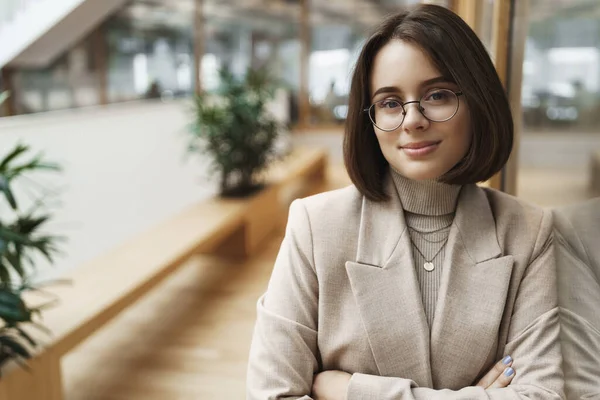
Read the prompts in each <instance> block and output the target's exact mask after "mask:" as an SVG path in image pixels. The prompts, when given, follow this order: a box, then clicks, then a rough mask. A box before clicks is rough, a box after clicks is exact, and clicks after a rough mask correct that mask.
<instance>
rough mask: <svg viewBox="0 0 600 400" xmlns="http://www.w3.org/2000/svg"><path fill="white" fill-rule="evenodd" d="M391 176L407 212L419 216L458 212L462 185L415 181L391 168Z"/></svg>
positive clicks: (434, 181) (435, 181)
mask: <svg viewBox="0 0 600 400" xmlns="http://www.w3.org/2000/svg"><path fill="white" fill-rule="evenodd" d="M391 175H392V179H393V181H394V185H395V186H396V190H397V191H398V195H399V196H400V200H401V202H402V207H403V208H404V210H405V211H408V212H410V213H413V214H419V215H432V216H436V215H447V214H452V213H454V211H455V210H456V203H457V200H458V195H459V193H460V189H461V188H462V186H461V185H450V184H447V183H442V182H439V181H437V180H434V179H432V180H420V181H418V180H413V179H408V178H406V177H405V176H403V175H401V174H400V173H399V172H397V171H396V170H394V169H393V168H391Z"/></svg>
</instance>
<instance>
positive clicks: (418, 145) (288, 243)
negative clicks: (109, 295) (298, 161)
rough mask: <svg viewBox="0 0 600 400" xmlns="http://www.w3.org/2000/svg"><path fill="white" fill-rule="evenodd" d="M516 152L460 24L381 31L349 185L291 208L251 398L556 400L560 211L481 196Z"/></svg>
mask: <svg viewBox="0 0 600 400" xmlns="http://www.w3.org/2000/svg"><path fill="white" fill-rule="evenodd" d="M512 141H513V126H512V118H511V114H510V108H509V104H508V101H507V98H506V96H505V93H504V90H503V87H502V84H501V82H500V80H499V79H498V76H497V74H496V72H495V69H494V66H493V64H492V62H491V61H490V58H489V56H488V54H487V53H486V50H485V48H484V46H483V45H482V44H481V42H480V41H479V39H478V38H477V36H476V35H475V33H474V32H473V31H472V30H471V29H470V28H469V27H468V26H467V25H466V24H465V23H464V22H463V21H462V20H461V19H460V18H459V17H458V16H456V15H455V14H453V13H452V12H451V11H448V10H447V9H445V8H443V7H438V6H433V5H420V6H417V7H416V8H414V9H412V10H411V11H408V12H402V13H400V14H397V15H394V16H391V17H390V18H388V19H386V20H385V21H384V22H383V23H382V24H381V26H379V28H378V29H377V30H376V31H375V33H374V34H373V35H372V36H371V37H370V39H369V40H368V41H367V43H366V44H365V46H364V48H363V50H362V52H361V54H360V56H359V59H358V62H357V65H356V68H355V71H354V75H353V78H352V87H351V92H350V104H349V114H348V119H347V124H346V136H345V143H344V153H345V154H344V155H345V164H346V168H347V171H348V173H349V175H350V177H351V179H352V182H353V183H354V185H352V186H350V187H347V188H345V189H341V190H338V191H333V192H328V193H323V194H319V195H317V196H313V197H310V198H306V199H303V200H297V201H295V202H294V203H293V204H292V206H291V207H290V214H289V220H288V225H287V230H286V235H285V239H284V240H283V243H282V246H281V249H280V253H279V255H278V257H277V261H276V263H275V267H274V270H273V274H272V277H271V281H270V283H269V286H268V289H267V292H266V293H265V295H264V296H263V297H261V299H260V300H259V302H258V319H257V322H256V329H255V333H254V338H253V342H252V347H251V351H250V361H249V366H248V378H247V379H248V382H247V384H248V389H247V393H248V399H261V400H264V399H351V400H354V399H375V400H392V399H402V400H405V399H406V400H412V399H503V400H504V399H560V398H561V397H562V393H563V380H562V373H561V370H560V365H561V356H560V348H559V342H558V335H559V325H558V311H557V295H556V273H555V266H554V258H553V248H552V247H553V246H552V235H551V232H552V222H551V214H550V213H548V212H546V211H543V210H541V209H539V208H536V207H534V206H531V205H528V204H524V203H522V202H521V201H519V200H518V199H515V198H513V197H511V196H508V195H506V194H503V193H501V192H497V191H494V190H489V189H482V188H480V187H478V186H477V185H475V183H477V182H481V181H485V180H487V179H489V178H490V177H491V176H492V175H494V174H495V173H496V172H498V171H499V170H500V169H501V168H502V166H503V165H504V164H505V163H506V161H507V159H508V157H509V155H510V152H511V148H512Z"/></svg>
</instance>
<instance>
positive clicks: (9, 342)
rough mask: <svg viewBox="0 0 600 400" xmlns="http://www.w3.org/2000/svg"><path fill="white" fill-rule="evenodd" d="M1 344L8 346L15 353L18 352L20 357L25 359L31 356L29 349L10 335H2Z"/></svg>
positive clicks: (0, 337)
mask: <svg viewBox="0 0 600 400" xmlns="http://www.w3.org/2000/svg"><path fill="white" fill-rule="evenodd" d="M0 345H2V346H6V347H8V348H9V349H10V350H11V351H12V352H13V353H14V354H17V355H18V356H20V357H23V358H25V359H29V358H31V354H30V353H29V351H28V350H27V349H26V348H25V347H24V346H23V345H22V344H21V343H19V342H18V341H17V340H15V338H13V337H12V336H10V335H6V334H5V335H1V336H0Z"/></svg>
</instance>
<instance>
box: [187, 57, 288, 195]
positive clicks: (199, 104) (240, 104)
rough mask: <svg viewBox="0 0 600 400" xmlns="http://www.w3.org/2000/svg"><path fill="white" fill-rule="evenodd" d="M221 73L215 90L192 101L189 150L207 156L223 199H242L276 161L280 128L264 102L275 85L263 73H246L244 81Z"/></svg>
mask: <svg viewBox="0 0 600 400" xmlns="http://www.w3.org/2000/svg"><path fill="white" fill-rule="evenodd" d="M219 75H220V78H221V79H220V82H221V83H220V86H219V88H218V89H217V91H216V92H215V93H207V92H203V93H201V94H200V95H198V96H197V97H196V99H195V107H194V112H195V118H194V123H193V124H192V126H191V129H190V130H189V131H190V134H191V137H190V142H189V146H188V151H189V152H192V153H200V154H203V155H208V156H209V157H210V159H211V161H212V172H213V173H216V174H218V175H219V178H220V194H221V195H222V196H225V197H243V196H247V195H249V194H252V193H253V192H255V191H256V190H257V189H260V188H261V187H262V185H263V182H261V181H260V179H259V173H260V172H261V171H263V170H264V169H265V167H266V166H267V165H268V164H269V163H270V162H271V161H272V160H274V159H275V158H276V151H275V142H276V139H277V137H278V135H279V132H280V130H281V128H282V127H281V126H280V124H279V122H278V121H277V120H276V119H275V118H274V117H273V116H272V115H270V113H269V112H268V110H267V103H268V101H270V100H271V99H273V98H274V95H275V90H276V88H277V87H278V84H277V83H276V81H275V80H274V79H273V78H272V77H271V76H270V75H269V73H268V72H267V70H266V69H259V70H254V69H248V70H247V73H246V74H245V76H244V77H243V79H237V78H236V77H235V76H234V75H233V74H232V73H231V72H230V71H229V70H228V69H226V68H225V69H222V70H221V71H220V72H219Z"/></svg>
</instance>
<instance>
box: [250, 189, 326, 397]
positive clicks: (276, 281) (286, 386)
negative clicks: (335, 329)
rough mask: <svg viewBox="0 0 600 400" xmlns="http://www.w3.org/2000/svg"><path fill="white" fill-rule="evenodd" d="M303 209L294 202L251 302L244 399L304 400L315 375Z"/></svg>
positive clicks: (310, 263) (313, 282) (313, 279)
mask: <svg viewBox="0 0 600 400" xmlns="http://www.w3.org/2000/svg"><path fill="white" fill-rule="evenodd" d="M312 247H313V244H312V235H311V230H310V221H309V219H308V213H307V212H306V208H305V207H304V205H303V204H302V202H301V200H295V201H294V202H293V203H292V204H291V206H290V210H289V217H288V223H287V227H286V233H285V236H284V239H283V242H282V244H281V248H280V250H279V254H278V255H277V259H276V261H275V266H274V268H273V273H272V275H271V279H270V281H269V285H268V288H267V291H266V293H265V294H264V295H263V296H262V297H261V298H260V299H259V301H258V304H257V320H256V324H255V328H254V335H253V338H252V344H251V346H250V356H249V362H248V371H247V382H246V388H247V389H246V396H247V397H246V398H247V399H248V400H259V399H260V400H267V399H269V400H271V399H281V398H285V399H301V400H310V399H311V397H310V393H311V391H312V383H313V376H314V374H315V373H316V372H317V371H318V364H319V362H318V349H317V311H318V309H317V307H318V281H317V275H316V272H315V268H314V259H313V250H312Z"/></svg>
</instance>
